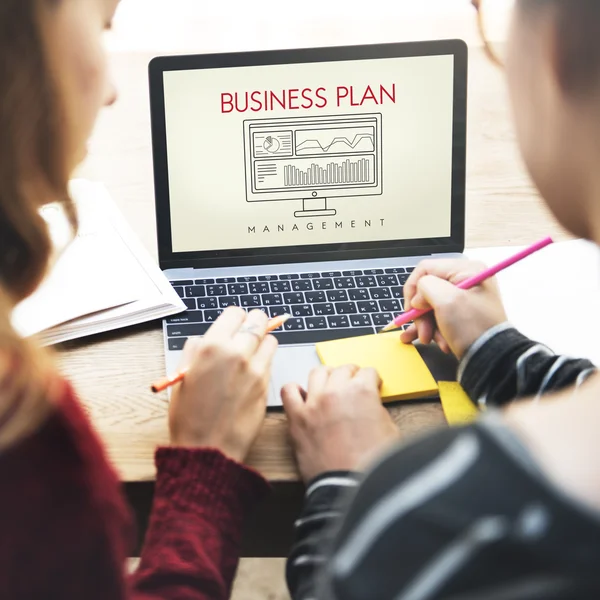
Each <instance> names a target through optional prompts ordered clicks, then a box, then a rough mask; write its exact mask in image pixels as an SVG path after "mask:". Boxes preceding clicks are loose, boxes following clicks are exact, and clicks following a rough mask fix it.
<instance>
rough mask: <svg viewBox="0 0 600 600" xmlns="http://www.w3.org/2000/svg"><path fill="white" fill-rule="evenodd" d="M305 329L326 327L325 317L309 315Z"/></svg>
mask: <svg viewBox="0 0 600 600" xmlns="http://www.w3.org/2000/svg"><path fill="white" fill-rule="evenodd" d="M306 328H307V329H327V319H326V318H325V317H311V318H309V319H306Z"/></svg>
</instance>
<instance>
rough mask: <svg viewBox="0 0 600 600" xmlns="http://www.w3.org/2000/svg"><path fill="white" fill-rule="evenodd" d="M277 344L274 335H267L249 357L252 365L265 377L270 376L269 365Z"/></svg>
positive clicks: (271, 362)
mask: <svg viewBox="0 0 600 600" xmlns="http://www.w3.org/2000/svg"><path fill="white" fill-rule="evenodd" d="M248 337H250V336H248ZM278 345H279V342H278V341H277V339H276V338H275V337H274V336H272V335H267V336H266V337H265V338H264V339H263V340H262V342H261V343H260V346H259V347H258V349H257V350H256V352H255V353H254V355H253V356H252V358H251V364H252V365H253V367H254V368H255V369H256V370H257V371H258V372H259V373H262V374H263V375H264V376H265V377H270V376H271V365H272V364H273V357H274V356H275V353H276V352H277V346H278Z"/></svg>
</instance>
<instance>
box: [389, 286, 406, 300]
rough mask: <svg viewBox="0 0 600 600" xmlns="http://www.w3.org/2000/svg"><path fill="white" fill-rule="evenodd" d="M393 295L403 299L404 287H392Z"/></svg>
mask: <svg viewBox="0 0 600 600" xmlns="http://www.w3.org/2000/svg"><path fill="white" fill-rule="evenodd" d="M391 292H392V296H393V297H394V298H400V300H402V299H403V298H404V288H401V287H393V288H391Z"/></svg>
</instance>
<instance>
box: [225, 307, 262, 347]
mask: <svg viewBox="0 0 600 600" xmlns="http://www.w3.org/2000/svg"><path fill="white" fill-rule="evenodd" d="M268 326H269V318H268V317H267V315H266V314H265V313H264V312H263V311H262V310H253V311H252V312H250V313H248V315H247V316H246V319H245V321H244V322H243V323H242V325H241V327H240V328H239V329H238V331H237V333H236V334H235V335H234V336H233V346H234V347H235V348H236V350H238V351H240V352H241V353H242V354H243V355H244V356H246V357H248V358H249V357H251V356H252V355H253V354H254V353H255V352H256V351H257V349H258V348H259V346H260V345H261V344H262V341H263V339H264V338H265V336H266V335H267V328H268Z"/></svg>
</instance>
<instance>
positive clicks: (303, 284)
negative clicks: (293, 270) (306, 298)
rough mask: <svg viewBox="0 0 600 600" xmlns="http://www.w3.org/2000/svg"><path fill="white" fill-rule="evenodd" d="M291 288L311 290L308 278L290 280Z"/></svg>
mask: <svg viewBox="0 0 600 600" xmlns="http://www.w3.org/2000/svg"><path fill="white" fill-rule="evenodd" d="M292 289H293V290H294V291H295V292H307V291H309V290H312V289H313V286H312V283H311V282H310V280H309V279H299V280H298V281H292Z"/></svg>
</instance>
